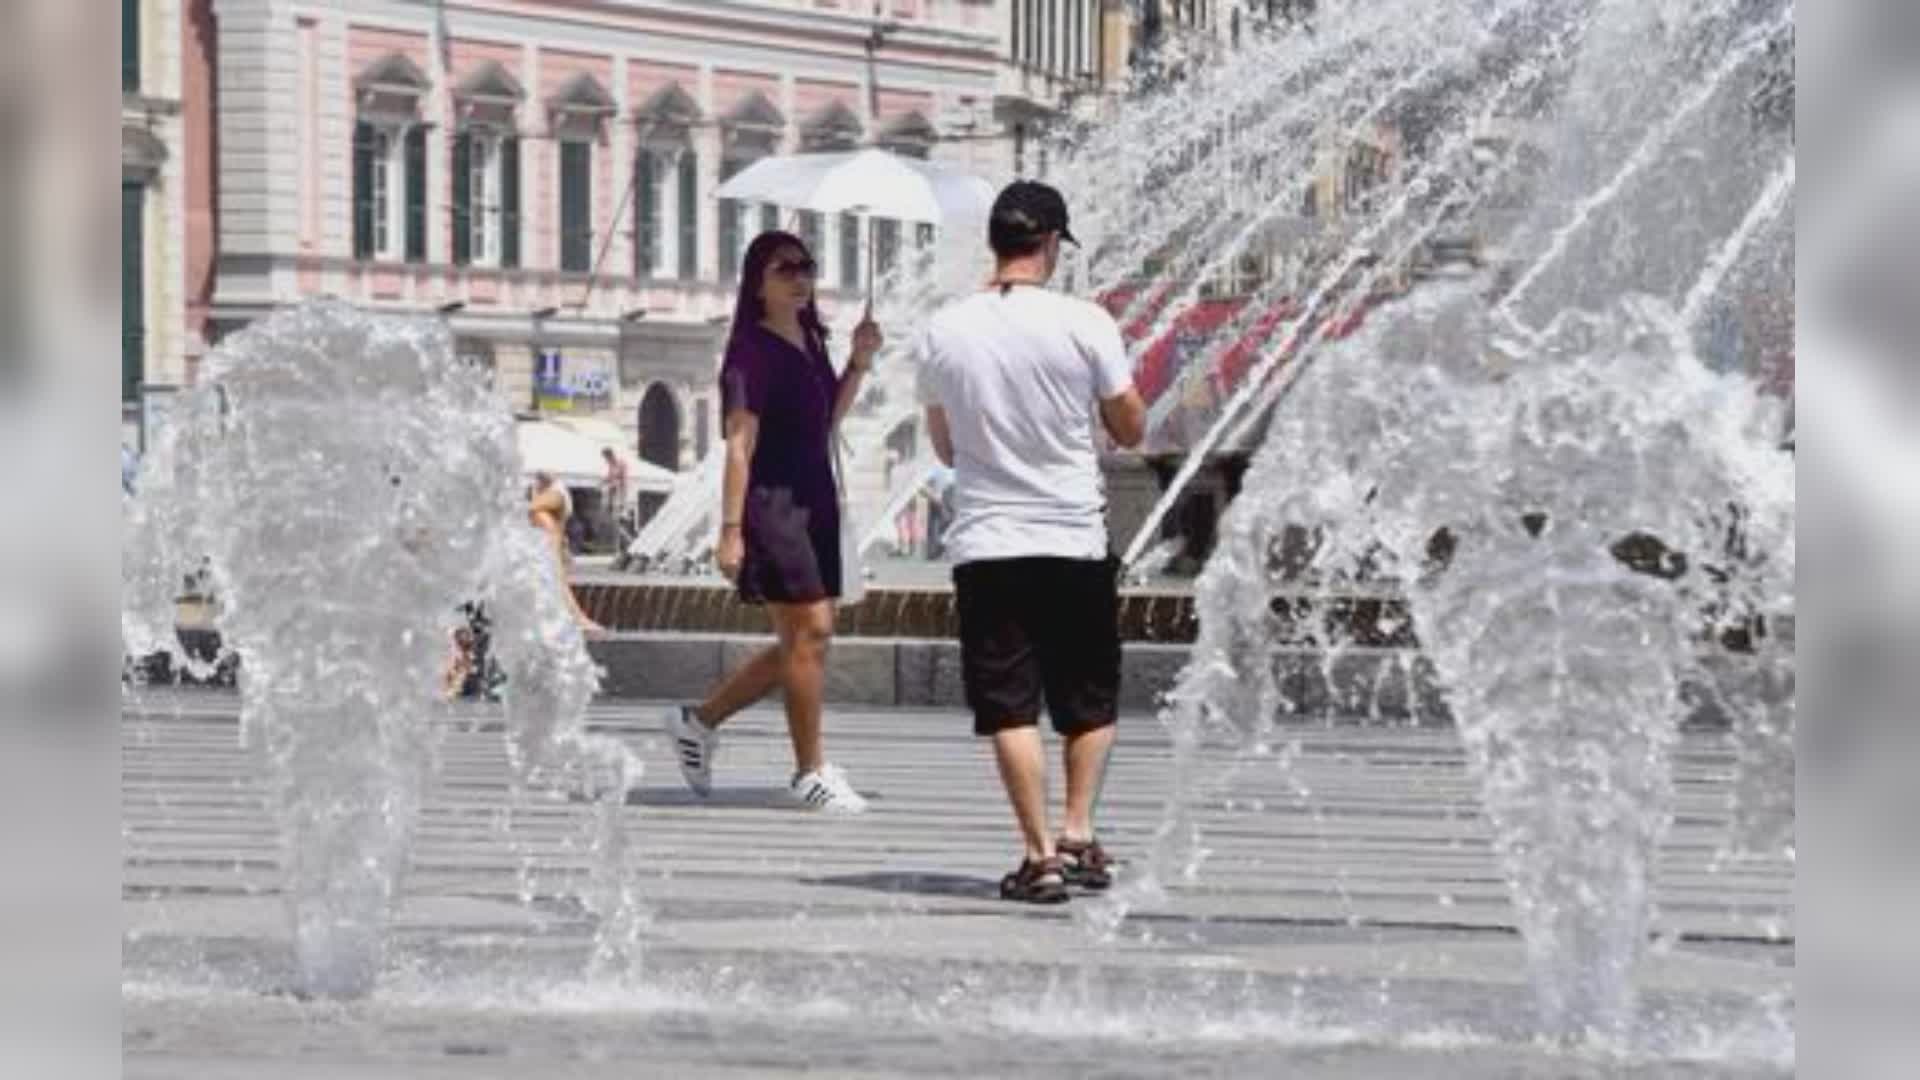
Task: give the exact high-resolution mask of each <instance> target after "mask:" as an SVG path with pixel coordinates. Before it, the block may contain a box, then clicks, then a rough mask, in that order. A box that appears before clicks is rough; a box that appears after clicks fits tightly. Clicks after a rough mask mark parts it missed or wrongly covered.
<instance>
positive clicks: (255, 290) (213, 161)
mask: <svg viewBox="0 0 1920 1080" xmlns="http://www.w3.org/2000/svg"><path fill="white" fill-rule="evenodd" d="M153 2H155V3H158V0H153ZM1055 6H1057V7H1060V8H1062V10H1063V12H1067V11H1068V9H1072V10H1074V11H1079V12H1080V13H1081V14H1082V15H1089V14H1090V13H1091V8H1092V7H1094V5H1093V4H1082V5H1055ZM188 7H189V9H193V10H201V11H204V15H205V18H204V23H205V25H206V29H207V30H208V33H207V35H206V37H205V41H204V48H202V49H200V50H198V51H190V55H189V59H190V62H191V64H193V65H196V66H198V68H199V72H198V73H199V74H200V75H201V76H203V77H204V83H203V84H201V85H202V86H203V88H204V89H203V92H201V93H200V94H199V95H198V96H197V97H195V96H194V95H193V94H191V93H190V95H189V98H190V99H189V101H188V102H187V106H186V109H187V114H188V117H189V119H190V122H191V120H192V118H195V117H204V118H205V120H206V123H207V145H206V147H205V149H206V151H207V160H208V161H209V163H210V168H209V174H210V179H211V182H210V183H208V184H207V185H206V186H205V188H204V189H196V190H195V191H194V193H193V199H192V205H191V207H190V209H189V216H194V215H204V217H205V220H206V223H207V229H206V235H204V236H201V237H198V238H197V241H198V242H197V243H196V244H195V252H196V254H202V253H204V257H205V259H206V262H207V268H208V274H207V286H208V287H207V288H206V289H205V295H204V303H203V304H201V303H196V304H195V305H194V306H193V311H192V313H191V317H190V318H189V319H187V320H186V321H187V322H189V323H191V324H192V326H191V327H190V329H195V330H199V331H200V332H201V333H202V334H204V336H205V337H206V338H207V339H208V340H215V341H217V340H218V339H219V338H220V337H221V336H222V335H224V334H226V333H229V332H231V331H232V330H233V329H234V328H236V327H238V326H242V325H244V324H245V323H247V322H249V321H251V320H252V319H254V318H257V317H259V316H260V315H262V314H264V313H266V312H267V311H270V310H272V309H274V308H276V307H278V306H281V305H284V304H287V303H291V302H294V301H296V300H298V299H300V298H302V297H307V296H314V295H335V296H339V297H343V298H345V299H347V300H350V301H352V302H354V303H356V304H360V305H362V306H365V307H367V308H370V309H376V310H390V311H404V312H414V313H438V314H440V315H442V316H444V317H445V318H446V319H447V321H448V323H449V325H450V327H451V329H452V330H453V332H454V334H455V336H456V339H457V342H458V347H459V348H460V349H461V350H462V351H463V352H464V353H465V354H466V355H468V356H470V357H472V358H473V360H474V361H475V362H476V363H479V364H482V365H485V366H487V367H489V368H490V369H491V370H492V371H493V372H494V375H495V378H496V379H497V380H498V382H499V385H500V386H501V387H502V389H503V391H504V392H505V393H506V395H507V397H508V399H509V400H510V401H511V402H512V403H513V404H514V405H515V406H516V407H517V408H522V409H526V410H537V411H545V412H553V411H564V412H567V413H570V414H573V415H575V416H585V417H588V418H591V419H595V420H600V421H604V422H607V423H610V424H613V425H617V426H618V428H619V429H620V430H621V431H622V432H623V437H624V438H625V439H627V440H629V442H630V445H634V446H636V447H637V448H638V449H639V450H640V451H641V452H642V455H643V456H644V457H646V458H647V459H648V460H651V461H654V462H656V463H658V464H662V465H665V466H667V467H669V468H680V467H682V466H684V465H686V464H688V463H690V462H691V461H692V460H694V459H696V458H698V457H699V456H700V455H702V454H703V453H705V452H706V450H707V449H708V448H709V446H710V445H711V444H712V443H713V442H714V441H715V440H716V439H717V434H718V429H719V418H718V415H717V402H716V401H715V394H714V387H713V382H714V380H713V373H714V368H715V364H716V362H717V359H718V344H719V337H720V335H721V334H722V333H723V332H724V323H725V320H726V318H727V317H728V316H729V315H730V314H731V306H732V301H733V292H734V286H735V281H736V276H737V273H738V270H739V265H740V256H741V254H742V252H743V251H744V248H745V245H746V244H747V242H748V241H749V240H750V239H751V237H752V236H753V234H754V233H756V232H757V231H759V230H760V229H762V228H764V227H767V226H771V225H775V224H779V225H783V226H785V227H789V228H793V229H795V230H796V231H798V232H801V233H802V234H803V235H805V236H807V238H808V239H809V240H810V241H811V242H812V244H813V246H814V247H815V248H816V251H817V253H818V255H819V256H820V258H821V261H822V263H823V265H824V270H825V277H824V280H823V290H824V293H825V298H826V300H827V301H828V302H829V303H832V302H833V301H834V300H836V299H840V298H844V297H849V296H853V295H857V294H859V292H860V291H861V290H862V289H863V288H864V286H865V284H866V276H867V268H866V260H865V252H866V246H867V239H868V236H869V234H870V233H871V235H872V237H873V239H874V241H875V243H876V247H877V248H878V251H879V257H880V261H881V264H882V265H881V269H882V270H883V271H884V270H885V269H886V266H887V265H888V264H890V263H891V261H893V260H895V259H898V258H901V257H902V256H903V254H904V253H905V252H906V251H907V250H909V249H910V248H911V247H912V245H914V244H916V243H924V242H926V241H927V239H928V236H927V234H926V231H925V230H918V229H912V228H903V227H902V226H901V225H900V223H897V222H887V221H877V222H876V221H868V220H864V219H861V218H857V217H852V216H834V217H827V218H822V217H819V216H816V215H791V214H783V213H782V212H781V211H779V210H778V209H776V208H774V207H771V206H760V205H743V204H738V203H732V202H726V203H723V202H721V201H719V200H717V199H715V198H714V196H713V192H714V190H715V188H716V187H717V186H718V185H719V184H720V183H721V182H722V181H723V180H724V179H726V178H727V177H728V176H730V175H732V174H733V173H734V172H736V171H738V170H739V169H741V168H744V167H745V166H746V165H748V164H750V163H751V162H752V161H754V160H755V159H757V158H759V157H761V156H764V155H767V154H775V153H783V152H790V151H796V150H800V149H802V148H807V149H830V148H837V147H851V146H855V145H861V144H868V143H878V144H881V145H885V146H889V147H891V148H894V149H897V150H901V151H903V152H906V153H912V154H918V155H925V156H931V157H935V158H940V159H945V160H951V161H955V162H957V163H959V164H963V165H965V166H967V167H969V168H972V169H974V170H975V171H977V172H980V173H982V174H984V175H988V176H991V177H994V178H999V177H1001V176H1003V175H1005V174H1006V172H1007V171H1008V170H1009V166H1010V164H1011V163H1010V161H1009V154H1010V150H1009V147H1008V145H1007V139H1006V138H1005V136H1004V133H1003V132H1001V131H1000V130H999V126H998V122H997V120H996V113H997V111H998V110H999V109H1000V107H1001V105H1002V103H1003V102H1004V101H1005V100H1006V99H1007V98H1008V97H1009V95H1007V94H1003V93H1002V92H1001V90H1002V82H1003V80H1004V79H1005V78H1006V76H1005V73H1004V71H1003V64H1002V58H1001V49H1002V43H1003V37H1004V35H1005V34H1006V33H1007V32H1008V31H1010V28H1011V27H1010V23H1009V22H1008V20H1007V18H1006V17H1005V16H1008V15H1010V14H1011V13H1010V11H1008V10H1006V9H1007V8H1008V7H1009V5H1007V4H1004V3H996V2H993V0H889V2H888V3H886V5H885V11H884V13H883V15H882V16H881V17H878V18H876V17H875V16H874V15H873V13H872V12H871V10H869V9H868V5H867V4H866V3H864V2H861V3H855V2H851V0H849V2H846V3H834V2H830V0H812V2H798V0H787V2H776V0H766V2H757V3H756V2H746V0H711V2H694V0H658V2H638V0H636V2H632V3H624V4H603V5H593V6H582V5H579V4H574V3H563V2H531V3H505V2H501V0H437V2H436V0H300V2H295V0H189V3H188ZM189 21H190V22H194V21H198V20H194V19H190V20H189ZM188 84H189V87H190V89H191V88H193V87H194V85H195V80H194V79H193V78H191V77H190V78H189V79H188ZM188 261H189V262H190V263H191V262H193V259H192V258H190V259H189V260H188ZM189 276H191V275H190V274H189Z"/></svg>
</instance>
